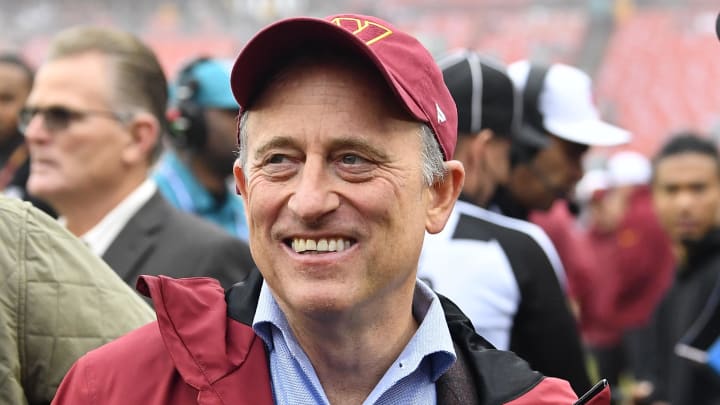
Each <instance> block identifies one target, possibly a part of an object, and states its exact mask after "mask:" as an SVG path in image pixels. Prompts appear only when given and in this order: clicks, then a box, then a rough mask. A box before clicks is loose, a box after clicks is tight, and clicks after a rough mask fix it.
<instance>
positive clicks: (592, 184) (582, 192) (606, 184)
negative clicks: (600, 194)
mask: <svg viewBox="0 0 720 405" xmlns="http://www.w3.org/2000/svg"><path fill="white" fill-rule="evenodd" d="M609 177H610V176H609V174H608V172H607V171H605V170H603V169H592V170H588V171H587V172H585V175H583V177H582V179H580V181H578V183H577V185H575V198H577V200H578V201H580V202H583V203H585V202H588V201H590V200H591V199H592V198H593V195H594V194H595V192H597V191H602V190H607V189H609V188H610V179H609Z"/></svg>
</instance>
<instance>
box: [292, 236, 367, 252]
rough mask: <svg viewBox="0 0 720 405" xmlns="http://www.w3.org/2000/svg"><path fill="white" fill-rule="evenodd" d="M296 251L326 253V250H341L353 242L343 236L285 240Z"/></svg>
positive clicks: (353, 242)
mask: <svg viewBox="0 0 720 405" xmlns="http://www.w3.org/2000/svg"><path fill="white" fill-rule="evenodd" d="M286 244H287V245H289V246H290V247H291V248H292V249H293V250H294V251H295V252H297V253H326V252H342V251H343V250H345V249H348V248H349V247H350V246H352V245H354V244H355V241H354V240H351V239H344V238H321V239H303V238H294V239H292V240H291V241H290V240H288V241H286Z"/></svg>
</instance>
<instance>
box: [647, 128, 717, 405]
mask: <svg viewBox="0 0 720 405" xmlns="http://www.w3.org/2000/svg"><path fill="white" fill-rule="evenodd" d="M653 169H654V171H653V179H652V189H653V198H654V200H655V206H656V208H657V213H658V217H659V219H660V222H661V224H662V225H663V227H664V228H665V230H666V232H667V233H668V235H669V236H670V238H671V239H672V240H673V242H674V243H675V244H676V246H677V248H678V249H677V250H678V253H679V255H680V257H679V258H678V263H679V265H678V268H677V270H676V275H675V281H674V284H673V285H672V286H671V287H670V290H669V291H668V292H667V293H666V295H665V297H664V298H663V300H662V302H661V303H660V306H659V307H658V309H657V311H656V313H655V316H654V318H655V319H654V332H655V334H656V342H655V345H654V350H653V353H652V355H650V356H649V360H656V361H655V362H653V363H651V365H653V366H654V367H651V368H650V369H649V370H647V373H648V375H647V377H648V380H649V382H650V384H651V385H649V386H648V385H647V384H644V385H640V386H647V387H648V388H651V389H652V392H651V393H650V394H649V395H647V396H648V398H645V399H647V400H648V402H651V403H657V404H662V403H670V404H672V405H684V404H693V405H710V404H717V403H720V376H718V375H717V374H716V373H715V371H713V370H712V369H711V368H710V367H709V366H708V365H707V364H704V362H703V361H702V359H701V358H699V357H698V356H696V354H697V353H698V352H701V351H703V350H706V349H707V347H693V346H694V340H695V339H694V337H695V336H696V335H697V334H698V331H699V329H701V326H702V323H703V317H702V313H703V309H704V308H705V307H706V305H707V303H708V299H709V298H710V296H711V294H712V291H713V289H714V288H716V285H717V283H718V280H720V277H719V276H720V229H718V227H717V213H718V212H719V210H720V157H718V152H717V149H716V148H715V145H713V144H712V143H711V142H710V141H709V140H706V139H702V138H700V137H698V136H697V135H693V134H683V135H678V136H676V137H674V138H672V139H671V140H670V141H669V142H668V143H667V144H666V145H665V146H664V147H663V148H662V149H661V151H660V152H659V154H658V155H657V156H656V158H655V161H654V167H653ZM642 394H647V392H645V393H642ZM652 401H654V402H652Z"/></svg>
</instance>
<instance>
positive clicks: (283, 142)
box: [254, 136, 298, 160]
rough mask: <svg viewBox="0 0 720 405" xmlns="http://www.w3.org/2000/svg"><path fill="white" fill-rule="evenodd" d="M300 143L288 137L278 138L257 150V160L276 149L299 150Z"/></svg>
mask: <svg viewBox="0 0 720 405" xmlns="http://www.w3.org/2000/svg"><path fill="white" fill-rule="evenodd" d="M297 147H298V143H297V142H296V141H295V140H294V139H292V138H290V137H287V136H276V137H273V138H272V139H270V140H269V141H268V142H266V143H264V144H263V145H261V146H260V147H259V148H257V150H255V154H254V156H255V159H256V160H257V159H261V158H262V157H263V155H265V154H266V153H267V152H268V151H269V150H272V149H276V148H297Z"/></svg>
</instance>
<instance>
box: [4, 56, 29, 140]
mask: <svg viewBox="0 0 720 405" xmlns="http://www.w3.org/2000/svg"><path fill="white" fill-rule="evenodd" d="M28 93H30V79H29V78H28V76H27V73H26V72H25V71H24V70H23V69H21V68H20V67H18V66H16V65H13V64H10V63H2V62H0V145H2V144H3V143H4V142H5V141H7V140H8V139H10V138H11V137H13V136H14V135H16V134H17V124H18V121H17V117H18V114H19V113H20V109H21V108H22V107H23V105H25V99H27V96H28Z"/></svg>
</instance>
